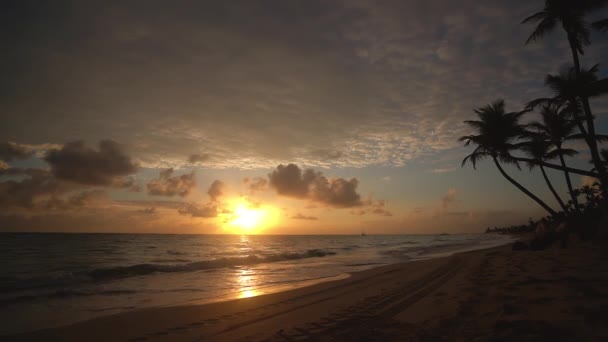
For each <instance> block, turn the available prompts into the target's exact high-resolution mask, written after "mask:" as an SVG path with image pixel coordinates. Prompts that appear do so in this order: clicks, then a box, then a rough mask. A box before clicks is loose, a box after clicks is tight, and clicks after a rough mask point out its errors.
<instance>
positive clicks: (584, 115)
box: [459, 0, 608, 232]
mask: <svg viewBox="0 0 608 342" xmlns="http://www.w3.org/2000/svg"><path fill="white" fill-rule="evenodd" d="M606 5H608V0H577V1H571V0H546V1H545V6H544V8H543V10H542V11H540V12H538V13H535V14H533V15H531V16H529V17H528V18H526V19H524V20H523V22H522V23H524V24H527V23H536V24H537V25H536V27H535V29H534V30H533V32H532V34H531V35H530V37H529V38H528V40H527V41H526V44H529V43H532V42H535V41H538V40H540V39H541V38H543V37H544V36H545V35H546V34H548V33H550V32H552V31H554V30H555V29H556V28H558V27H559V26H561V28H562V29H563V31H564V32H565V33H566V35H565V37H566V39H567V40H568V45H569V47H570V52H571V54H572V62H573V66H571V67H568V68H564V69H562V70H561V71H560V72H559V73H558V74H555V75H547V77H546V78H545V85H546V86H547V87H548V88H549V89H550V90H551V92H552V96H551V97H546V98H540V99H535V100H532V101H530V102H529V103H528V104H527V106H526V107H525V108H524V109H523V110H522V111H516V112H507V111H506V109H505V103H504V101H503V100H497V101H495V102H493V103H492V104H490V105H487V106H485V107H481V108H478V109H475V110H474V112H475V114H477V116H478V120H468V121H465V123H466V124H467V125H468V126H470V127H471V128H472V129H473V130H474V134H471V135H466V136H463V137H461V138H460V139H459V140H460V141H464V143H465V146H469V145H472V146H474V147H475V149H474V150H473V152H472V153H471V154H469V155H468V156H466V157H465V158H464V160H463V162H462V165H463V166H464V165H465V164H466V163H467V162H470V163H471V164H472V165H473V168H475V167H476V164H477V162H478V161H480V160H482V159H484V158H490V159H492V161H493V162H494V164H495V165H496V167H497V168H498V170H499V172H500V173H501V175H502V176H503V177H504V178H506V179H507V180H508V181H509V182H510V183H511V184H513V185H514V186H515V187H516V188H518V189H519V190H520V191H521V192H523V193H524V194H525V195H526V196H528V197H529V198H531V199H532V200H534V201H535V202H536V203H537V204H538V205H540V206H541V207H542V208H543V209H544V210H545V211H546V212H547V213H548V214H549V216H548V217H546V218H543V220H544V221H543V222H545V223H547V222H564V221H566V222H568V223H570V226H573V225H574V224H573V222H578V223H582V222H590V220H592V221H595V222H597V221H599V220H600V219H601V217H602V216H603V217H604V218H606V217H608V177H607V172H606V169H607V167H608V150H605V149H604V150H600V148H599V144H600V143H601V142H603V141H606V140H608V136H607V135H603V134H599V133H597V132H596V125H595V118H594V116H593V112H592V108H591V105H590V102H589V99H590V98H594V97H598V96H602V95H604V94H606V93H608V79H600V78H599V77H598V76H597V75H598V71H599V65H597V64H596V65H594V66H592V67H591V68H588V69H586V68H584V67H582V66H581V57H582V56H583V55H584V49H585V47H586V46H588V45H589V44H591V29H592V28H593V29H597V30H599V31H602V32H606V30H607V28H608V24H607V23H608V19H603V20H599V21H596V22H595V23H589V22H588V20H587V15H588V14H589V13H591V12H593V11H595V10H597V9H599V8H601V7H603V6H606ZM531 115H537V116H538V117H539V119H537V120H532V121H531V122H530V123H528V124H523V123H522V121H523V118H524V116H525V117H529V116H531ZM573 140H579V141H584V142H585V144H586V148H587V149H588V151H589V154H590V155H591V166H590V169H589V170H584V169H580V168H573V167H570V166H568V164H567V158H568V157H572V156H574V155H576V154H578V153H579V151H576V150H574V149H572V148H566V147H564V145H566V144H568V143H569V142H570V141H573ZM553 160H557V164H555V162H552V161H553ZM520 163H525V164H527V165H528V167H529V169H530V170H532V169H534V168H536V167H538V169H539V170H540V171H541V174H542V176H543V178H544V181H545V183H546V185H547V187H548V188H549V190H550V192H551V193H552V195H553V197H554V198H555V200H556V201H557V203H558V204H559V206H560V209H561V210H560V211H555V210H554V209H553V208H551V207H550V206H549V205H548V204H547V203H546V202H544V201H543V200H542V199H541V198H539V197H538V196H536V195H535V194H533V193H532V192H531V191H530V190H529V189H526V188H525V187H524V186H522V185H521V184H520V183H519V182H517V181H516V180H515V179H514V178H513V177H511V176H510V175H509V174H507V172H506V171H505V170H504V169H503V167H502V165H503V164H512V165H515V166H516V167H517V168H518V169H520V170H521V168H520ZM546 168H551V169H555V170H560V171H562V172H563V176H564V177H563V180H564V181H565V183H566V186H567V188H568V194H567V195H568V196H567V197H569V199H568V201H567V202H564V200H563V199H562V197H561V196H560V195H559V193H558V192H557V191H556V189H555V187H554V185H553V184H552V182H551V181H550V179H549V177H548V176H547V172H546ZM571 174H578V175H584V176H588V177H593V178H595V179H597V182H595V183H593V185H585V186H583V187H581V188H579V189H577V188H575V187H574V185H573V182H572V179H571ZM581 203H583V204H581ZM533 224H536V223H535V222H533V221H530V224H529V225H527V226H518V227H509V228H495V229H490V228H488V231H503V232H504V231H526V229H531V227H532V226H533Z"/></svg>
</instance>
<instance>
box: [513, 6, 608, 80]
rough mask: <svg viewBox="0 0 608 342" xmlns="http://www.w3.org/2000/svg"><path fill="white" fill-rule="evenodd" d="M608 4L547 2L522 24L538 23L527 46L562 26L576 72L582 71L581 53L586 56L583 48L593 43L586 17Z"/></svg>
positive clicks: (527, 41)
mask: <svg viewBox="0 0 608 342" xmlns="http://www.w3.org/2000/svg"><path fill="white" fill-rule="evenodd" d="M606 4H608V1H607V0H576V1H574V0H545V7H544V9H543V10H542V11H540V12H537V13H534V14H533V15H531V16H529V17H527V18H526V19H524V20H523V21H522V24H527V23H534V22H537V23H538V25H537V26H536V28H535V29H534V31H533V32H532V34H530V37H529V38H528V40H526V44H530V43H531V42H535V41H537V40H540V39H541V38H543V37H544V36H545V35H546V34H548V33H550V32H551V31H553V30H554V29H555V28H556V27H557V25H558V24H561V26H562V28H563V29H564V31H565V32H566V37H567V38H568V43H569V44H570V51H571V52H572V60H573V61H574V67H575V69H576V71H580V66H581V65H580V61H579V53H580V54H581V55H584V54H585V52H584V50H583V47H585V46H587V45H589V44H590V43H591V40H590V34H591V33H590V30H589V23H588V22H587V21H586V18H585V16H586V15H587V14H588V13H589V12H592V11H594V10H597V9H599V8H601V7H603V6H605V5H606Z"/></svg>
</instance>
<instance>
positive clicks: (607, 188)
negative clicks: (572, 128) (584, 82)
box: [566, 31, 608, 210]
mask: <svg viewBox="0 0 608 342" xmlns="http://www.w3.org/2000/svg"><path fill="white" fill-rule="evenodd" d="M566 33H567V34H568V43H570V51H571V52H572V60H573V61H574V70H575V71H576V75H577V76H580V74H581V64H580V61H579V58H578V51H577V50H576V43H575V41H576V39H575V36H574V34H572V33H570V32H568V31H566ZM582 100H583V108H584V110H585V119H586V121H587V130H588V139H587V144H588V145H589V150H590V151H591V158H592V159H593V164H594V165H595V169H596V170H597V172H598V174H599V179H600V186H601V189H602V195H603V197H604V201H603V202H604V208H605V209H606V210H608V178H606V169H605V168H604V165H603V164H602V159H601V158H600V154H599V152H598V149H597V141H596V137H595V124H594V122H593V114H592V113H591V106H590V105H589V99H588V98H586V97H583V98H582ZM581 133H583V132H581Z"/></svg>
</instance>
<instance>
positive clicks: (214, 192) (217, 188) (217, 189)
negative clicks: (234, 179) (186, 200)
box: [207, 179, 226, 202]
mask: <svg viewBox="0 0 608 342" xmlns="http://www.w3.org/2000/svg"><path fill="white" fill-rule="evenodd" d="M225 188H226V184H225V183H224V182H222V181H221V180H218V179H216V180H214V181H213V183H211V185H210V186H209V190H207V195H209V198H210V199H211V202H217V201H218V199H219V198H220V197H221V196H223V195H224V190H225Z"/></svg>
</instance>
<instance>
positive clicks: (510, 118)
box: [459, 100, 556, 215]
mask: <svg viewBox="0 0 608 342" xmlns="http://www.w3.org/2000/svg"><path fill="white" fill-rule="evenodd" d="M474 112H475V114H477V116H478V117H479V120H468V121H465V123H466V124H467V125H469V126H470V127H471V128H473V129H475V130H476V132H477V134H476V135H467V136H463V137H461V138H460V139H459V141H464V142H465V146H468V145H470V144H473V145H476V148H475V150H474V151H473V153H471V154H469V155H468V156H466V157H465V158H464V160H463V161H462V166H464V165H465V164H466V163H467V161H469V162H471V164H473V168H476V164H477V162H478V161H479V160H481V159H484V158H487V157H490V158H492V160H493V161H494V164H495V165H496V168H498V170H499V171H500V173H501V174H502V175H503V177H505V178H506V179H507V180H508V181H509V182H510V183H511V184H513V185H514V186H515V187H517V188H518V189H519V190H520V191H521V192H523V193H524V194H526V195H527V196H528V197H530V198H531V199H532V200H534V201H535V202H536V203H538V204H539V205H540V206H542V207H543V208H544V209H545V210H546V211H547V212H549V213H550V214H551V215H555V214H556V212H555V211H554V210H553V209H551V207H549V206H548V205H547V204H546V203H545V202H543V201H542V200H541V199H540V198H538V197H536V196H535V195H534V194H533V193H532V192H530V191H529V190H528V189H526V188H525V187H523V186H522V185H521V184H519V183H518V182H517V181H515V180H514V179H513V178H511V177H510V176H509V175H508V174H507V173H506V172H505V170H504V169H503V168H502V166H501V165H500V163H501V162H503V163H512V164H515V165H517V166H518V167H519V165H518V164H517V161H516V160H515V159H514V158H513V157H512V156H511V153H510V152H511V151H513V150H516V149H517V148H519V147H520V144H518V143H517V142H516V141H517V139H518V138H519V137H521V136H522V135H524V134H525V130H524V127H523V126H522V125H520V124H519V119H520V118H521V116H522V115H523V114H524V113H525V112H512V113H505V103H504V101H503V100H497V101H495V102H493V103H492V104H490V105H487V106H485V107H482V108H478V109H475V110H474Z"/></svg>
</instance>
